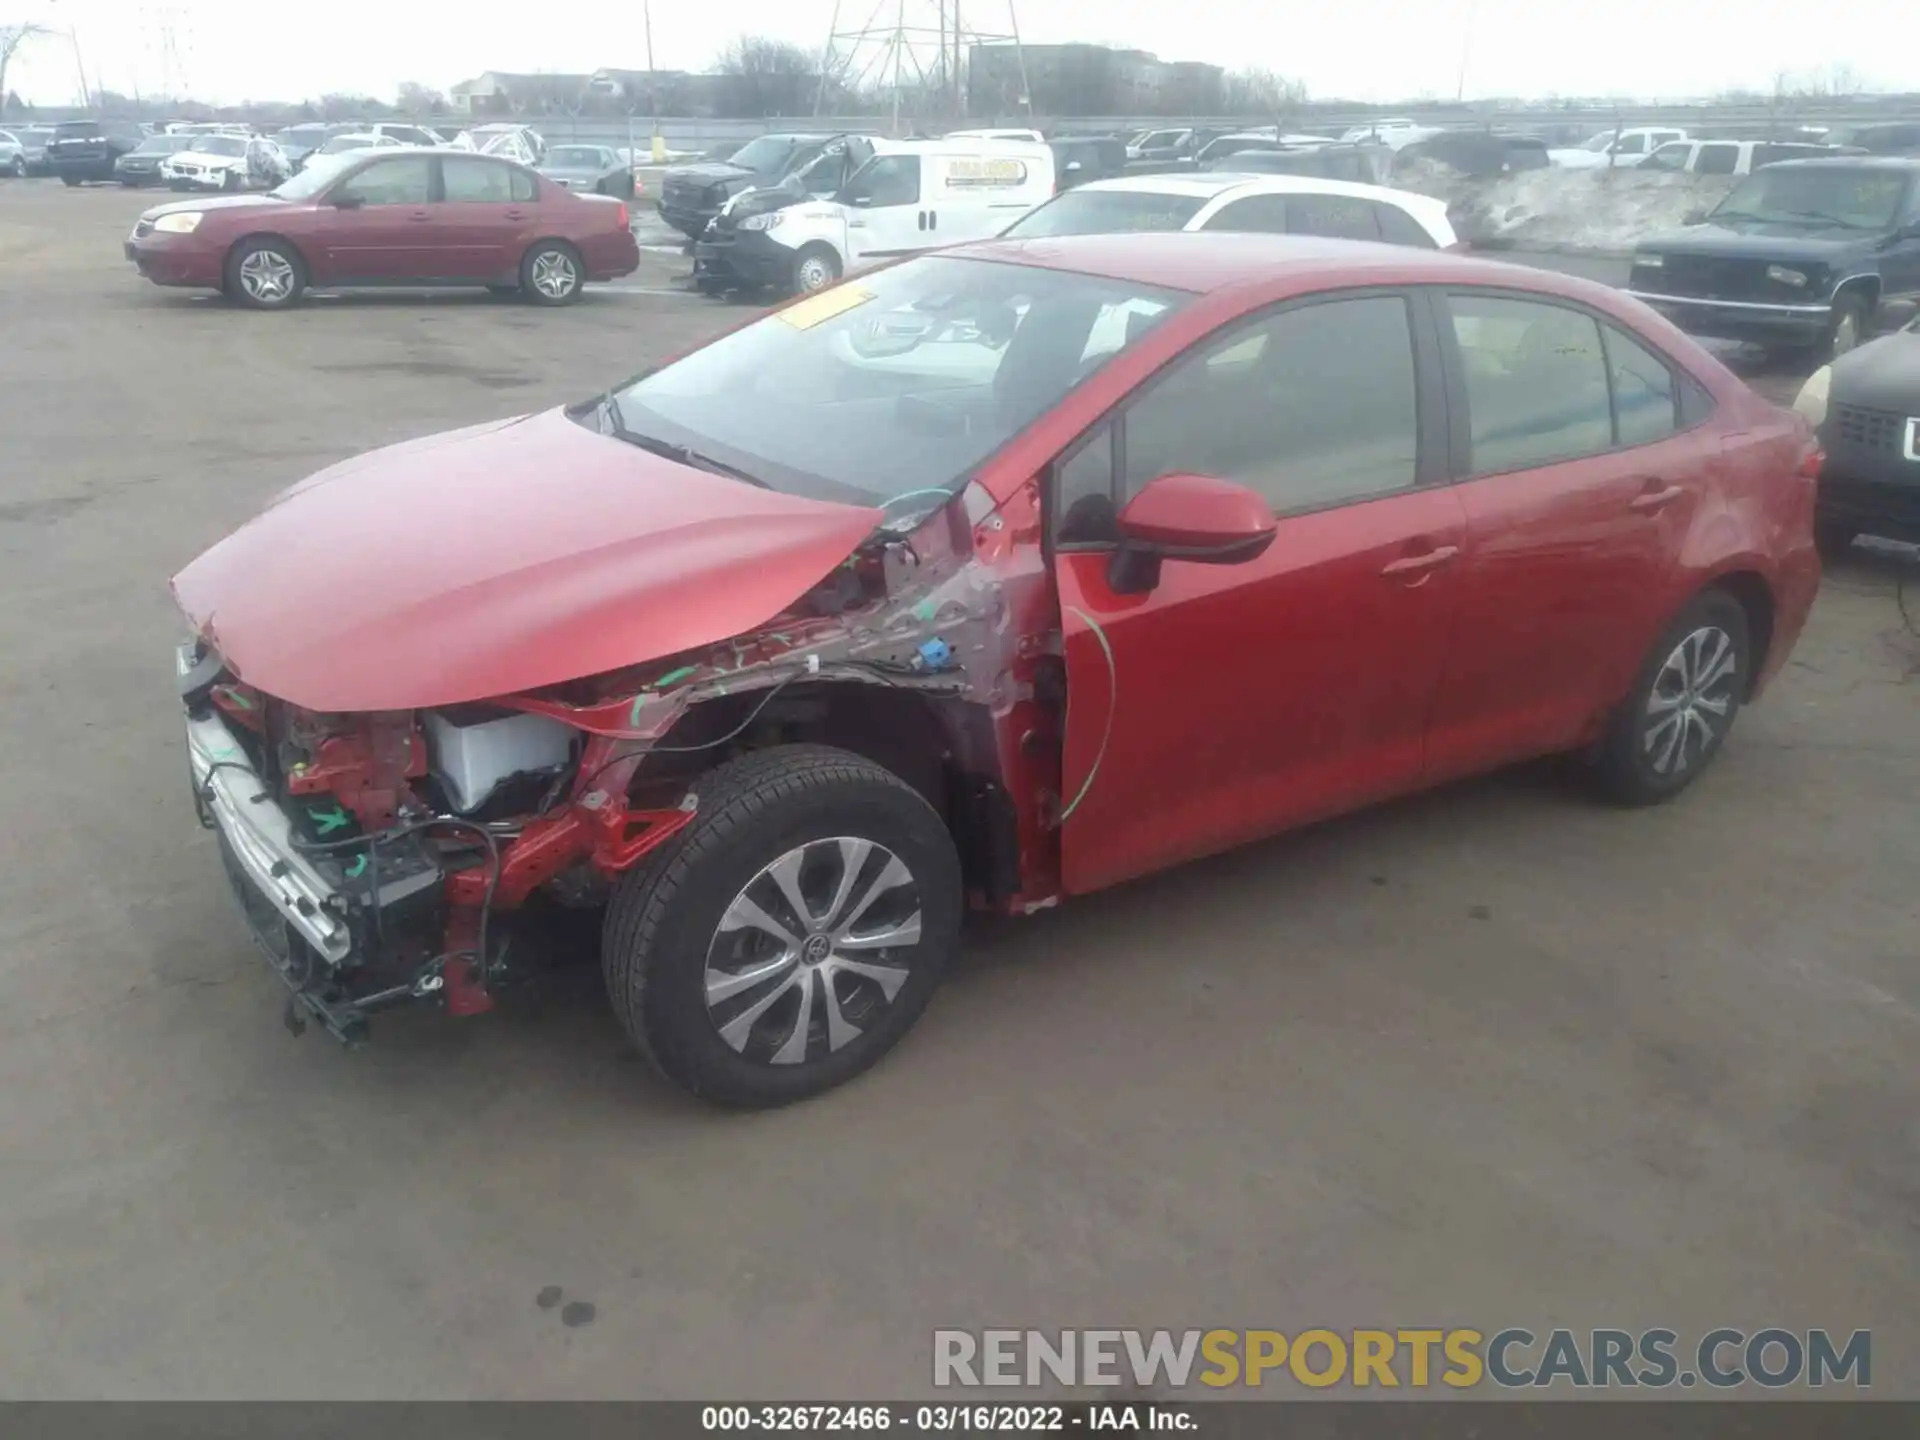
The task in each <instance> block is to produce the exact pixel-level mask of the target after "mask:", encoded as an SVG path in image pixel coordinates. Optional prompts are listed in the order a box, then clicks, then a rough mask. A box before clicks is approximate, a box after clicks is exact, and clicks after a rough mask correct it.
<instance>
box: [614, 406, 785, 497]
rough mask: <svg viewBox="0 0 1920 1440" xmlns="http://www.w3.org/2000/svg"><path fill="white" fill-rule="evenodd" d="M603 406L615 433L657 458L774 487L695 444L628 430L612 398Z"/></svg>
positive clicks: (754, 483)
mask: <svg viewBox="0 0 1920 1440" xmlns="http://www.w3.org/2000/svg"><path fill="white" fill-rule="evenodd" d="M603 405H604V408H605V410H606V413H607V418H608V419H609V420H611V421H612V422H613V425H614V431H613V433H614V434H615V435H616V436H617V437H618V438H620V439H622V440H624V441H626V442H627V443H628V444H629V445H638V446H639V447H640V448H641V449H642V450H647V451H651V452H652V453H653V454H655V455H664V456H665V457H666V458H667V459H669V460H678V461H679V462H680V463H681V464H682V465H691V466H693V468H694V469H696V470H708V471H711V472H712V473H713V474H715V475H725V476H727V477H729V478H730V479H734V480H744V481H746V483H747V484H749V485H757V486H759V487H760V488H761V489H762V490H771V489H772V488H773V487H772V486H771V485H769V484H768V483H767V482H766V481H764V480H762V479H761V478H760V477H759V476H758V475H754V474H752V473H750V472H748V471H746V470H742V469H741V468H740V467H739V466H738V465H729V464H728V463H727V462H726V461H725V460H719V459H716V458H715V457H713V456H712V455H707V454H703V453H702V452H700V451H698V450H696V449H694V448H693V447H692V446H691V445H676V444H674V443H673V442H672V441H671V440H662V439H661V438H660V437H659V436H657V435H642V434H641V433H640V432H639V431H637V430H629V429H627V427H626V426H624V425H622V424H621V423H620V402H619V401H617V400H615V399H614V398H613V397H612V396H611V395H608V396H606V397H605V398H604V401H603Z"/></svg>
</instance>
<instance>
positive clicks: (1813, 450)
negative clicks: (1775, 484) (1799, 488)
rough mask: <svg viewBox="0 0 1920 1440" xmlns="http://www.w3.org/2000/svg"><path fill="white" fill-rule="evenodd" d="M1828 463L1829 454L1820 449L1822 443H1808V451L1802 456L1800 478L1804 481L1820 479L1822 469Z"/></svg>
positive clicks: (1815, 441)
mask: <svg viewBox="0 0 1920 1440" xmlns="http://www.w3.org/2000/svg"><path fill="white" fill-rule="evenodd" d="M1826 463H1827V452H1826V451H1824V450H1822V449H1821V448H1820V442H1819V441H1817V440H1810V441H1808V442H1807V448H1806V450H1805V451H1804V452H1803V453H1802V454H1801V456H1800V478H1801V479H1802V480H1818V479H1819V478H1820V467H1821V466H1823V465H1825V464H1826Z"/></svg>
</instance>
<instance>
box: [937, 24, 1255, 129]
mask: <svg viewBox="0 0 1920 1440" xmlns="http://www.w3.org/2000/svg"><path fill="white" fill-rule="evenodd" d="M1023 69H1024V74H1025V87H1024V88H1023V87H1022V72H1023ZM1225 90H1226V71H1225V70H1224V69H1223V68H1222V67H1221V66H1218V65H1206V64H1202V63H1200V62H1199V61H1192V60H1179V61H1171V62H1170V61H1165V60H1161V59H1160V58H1159V57H1157V56H1155V55H1152V54H1149V53H1148V52H1147V51H1145V50H1115V49H1112V48H1110V47H1108V46H1105V45H1084V44H1078V43H1074V44H1067V45H1013V44H1011V43H1008V42H994V43H991V44H980V45H974V46H971V47H969V49H968V52H967V110H968V113H969V114H971V115H974V116H978V117H981V118H989V117H992V116H998V115H1012V114H1017V113H1020V112H1022V111H1025V110H1027V109H1028V108H1029V101H1030V102H1031V109H1032V112H1033V113H1034V114H1036V115H1135V114H1149V115H1151V114H1155V113H1159V114H1184V115H1198V114H1206V113H1210V112H1214V111H1217V110H1218V109H1219V108H1220V106H1221V103H1222V100H1223V97H1224V95H1225Z"/></svg>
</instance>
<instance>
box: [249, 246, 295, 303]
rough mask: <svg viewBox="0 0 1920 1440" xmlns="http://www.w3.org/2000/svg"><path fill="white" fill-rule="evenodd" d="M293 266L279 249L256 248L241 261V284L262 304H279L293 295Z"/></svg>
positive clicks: (253, 298) (254, 299)
mask: <svg viewBox="0 0 1920 1440" xmlns="http://www.w3.org/2000/svg"><path fill="white" fill-rule="evenodd" d="M293 281H294V274H293V266H292V264H291V263H290V262H289V261H288V260H287V257H286V256H284V255H282V254H280V252H279V251H277V250H255V251H254V252H252V253H251V254H250V255H248V256H247V257H246V258H245V259H243V260H242V261H241V262H240V286H241V288H242V289H243V290H245V291H246V292H247V297H248V298H249V299H251V300H253V301H255V302H256V303H258V304H261V305H278V304H280V303H281V302H283V301H285V300H287V299H289V298H290V297H291V296H292V295H293Z"/></svg>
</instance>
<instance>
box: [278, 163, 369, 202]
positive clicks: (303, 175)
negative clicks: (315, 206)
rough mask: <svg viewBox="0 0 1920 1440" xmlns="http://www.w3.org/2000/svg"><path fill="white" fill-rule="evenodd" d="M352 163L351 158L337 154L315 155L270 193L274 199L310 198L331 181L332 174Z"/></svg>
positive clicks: (336, 173)
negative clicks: (299, 170)
mask: <svg viewBox="0 0 1920 1440" xmlns="http://www.w3.org/2000/svg"><path fill="white" fill-rule="evenodd" d="M352 163H353V161H352V160H351V159H342V158H341V157H340V156H338V155H315V156H314V157H313V158H312V159H310V160H308V161H307V168H306V169H304V170H302V171H301V172H300V173H299V174H298V175H296V176H294V177H293V178H292V179H291V180H289V181H287V182H286V183H285V184H284V185H280V186H277V187H276V188H275V189H274V190H273V191H272V192H271V193H272V194H273V197H274V198H275V199H276V200H311V199H312V198H313V197H314V196H316V195H318V194H319V193H320V192H321V191H322V190H324V189H326V188H327V186H328V185H330V184H332V183H333V177H334V176H336V175H338V174H339V173H340V172H341V171H342V170H344V169H346V168H347V166H349V165H351V164H352Z"/></svg>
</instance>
